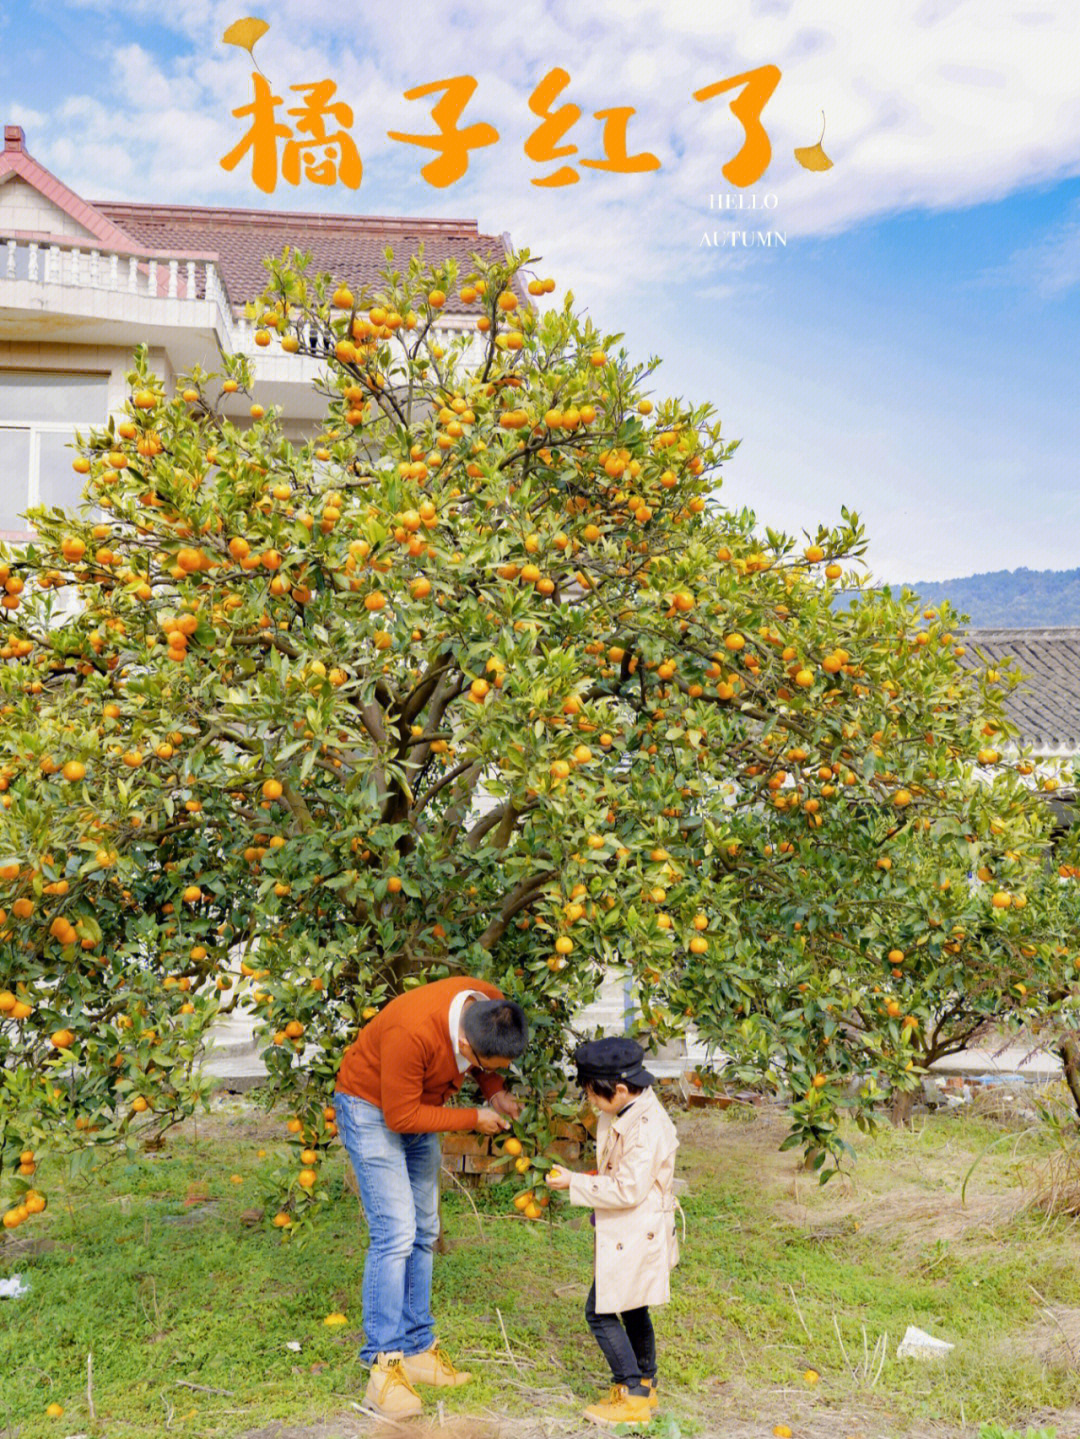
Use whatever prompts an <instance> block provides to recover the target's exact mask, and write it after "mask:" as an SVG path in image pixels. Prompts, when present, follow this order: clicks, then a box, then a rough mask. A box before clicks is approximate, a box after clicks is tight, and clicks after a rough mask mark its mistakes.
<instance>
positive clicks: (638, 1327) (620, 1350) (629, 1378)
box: [585, 1283, 656, 1393]
mask: <svg viewBox="0 0 1080 1439" xmlns="http://www.w3.org/2000/svg"><path fill="white" fill-rule="evenodd" d="M620 1319H621V1321H622V1322H621V1323H620ZM585 1323H586V1324H587V1325H588V1326H589V1328H590V1329H591V1330H592V1333H593V1338H594V1339H595V1340H596V1342H597V1344H599V1346H600V1348H601V1350H602V1351H603V1355H604V1358H605V1359H606V1360H607V1362H608V1364H609V1365H610V1366H611V1374H612V1378H613V1379H614V1381H615V1383H616V1384H625V1385H626V1386H627V1388H628V1389H631V1390H635V1389H636V1390H637V1391H638V1392H640V1393H644V1387H643V1385H642V1383H641V1381H642V1379H652V1380H654V1381H655V1379H656V1334H655V1333H654V1331H653V1326H652V1320H651V1319H650V1318H649V1309H648V1305H644V1304H643V1305H642V1306H641V1308H640V1309H626V1310H624V1311H623V1313H622V1314H621V1315H619V1314H597V1312H596V1284H595V1283H594V1284H593V1286H592V1288H591V1289H590V1290H589V1297H588V1299H586V1301H585Z"/></svg>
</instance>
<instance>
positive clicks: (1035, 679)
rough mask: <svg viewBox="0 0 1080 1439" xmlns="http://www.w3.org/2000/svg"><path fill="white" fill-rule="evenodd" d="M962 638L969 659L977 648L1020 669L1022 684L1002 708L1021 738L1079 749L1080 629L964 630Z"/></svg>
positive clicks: (1040, 745)
mask: <svg viewBox="0 0 1080 1439" xmlns="http://www.w3.org/2000/svg"><path fill="white" fill-rule="evenodd" d="M963 643H964V646H965V648H966V649H967V651H968V658H969V659H974V657H975V651H978V652H979V653H981V654H982V655H983V657H984V658H985V659H986V660H989V661H994V662H997V663H998V664H1000V665H1001V666H1002V667H1004V666H1005V665H1006V664H1007V663H1008V662H1009V661H1012V663H1013V665H1014V666H1015V668H1016V669H1017V670H1019V672H1020V674H1021V675H1022V677H1023V683H1022V684H1020V685H1019V686H1018V687H1017V688H1016V689H1015V690H1013V691H1012V692H1011V693H1009V694H1008V695H1007V696H1006V699H1005V709H1006V711H1007V712H1008V715H1009V718H1010V719H1011V720H1012V721H1013V723H1014V724H1015V725H1016V726H1017V727H1018V728H1019V730H1020V735H1021V739H1022V741H1023V742H1024V743H1026V744H1030V745H1031V746H1032V748H1033V749H1036V750H1038V749H1039V748H1043V749H1046V750H1057V751H1060V750H1071V751H1073V752H1074V753H1076V754H1080V628H1077V627H1076V626H1072V625H1068V626H1062V627H1060V628H1047V629H969V630H966V631H964V632H963Z"/></svg>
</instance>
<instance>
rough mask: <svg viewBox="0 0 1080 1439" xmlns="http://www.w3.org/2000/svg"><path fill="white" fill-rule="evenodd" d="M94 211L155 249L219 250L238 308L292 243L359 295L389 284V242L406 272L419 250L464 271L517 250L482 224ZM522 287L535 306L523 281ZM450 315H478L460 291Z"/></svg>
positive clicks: (212, 211) (110, 206)
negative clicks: (267, 262) (479, 259)
mask: <svg viewBox="0 0 1080 1439" xmlns="http://www.w3.org/2000/svg"><path fill="white" fill-rule="evenodd" d="M94 208H95V209H96V210H98V211H99V212H100V213H101V214H102V215H104V216H105V217H106V219H108V220H109V221H111V222H112V223H113V224H114V225H119V226H120V227H122V229H123V230H124V231H125V232H126V233H127V234H128V235H130V236H131V237H132V239H133V240H135V241H136V243H137V244H140V245H145V246H146V247H147V248H148V249H157V250H192V251H197V252H200V253H202V252H214V253H216V254H217V255H218V256H219V265H220V268H221V273H222V278H223V279H224V281H225V288H226V289H227V290H228V292H229V298H230V299H231V300H232V302H233V305H234V307H235V308H237V309H239V308H240V307H241V306H242V305H243V304H244V303H245V301H248V300H254V299H255V298H256V296H258V295H261V294H262V292H263V289H264V288H265V286H266V282H267V280H268V278H269V276H268V274H267V271H266V269H265V267H264V266H263V257H264V256H273V257H277V256H278V255H280V254H281V251H282V247H283V246H284V245H286V244H288V245H294V246H296V248H297V249H300V250H310V251H311V252H312V261H311V268H310V271H309V273H310V274H315V273H317V272H318V271H319V270H328V271H330V273H331V274H332V275H333V276H334V278H335V279H336V280H341V281H344V282H345V283H346V284H347V285H350V286H352V287H353V289H354V290H355V291H356V292H359V291H360V290H361V289H362V288H363V287H364V286H365V285H370V286H372V287H375V286H377V285H379V284H380V283H381V282H380V280H379V277H378V275H379V270H380V269H382V268H383V266H384V265H385V264H386V258H385V256H384V254H383V251H384V250H385V248H386V247H387V246H388V245H389V246H391V247H392V248H393V251H394V266H395V268H397V269H404V268H405V266H406V265H407V264H408V261H409V257H410V256H411V255H415V254H417V253H418V252H419V250H420V247H421V245H422V246H423V249H424V256H425V258H426V259H427V260H428V261H429V262H430V263H431V264H433V265H438V264H441V263H442V262H443V261H444V260H448V259H454V260H456V261H457V262H458V265H459V271H460V273H461V274H467V273H468V272H469V270H470V269H471V268H472V262H471V260H470V258H469V256H470V254H472V253H473V252H474V251H476V252H479V253H480V254H481V255H483V256H484V257H485V259H488V260H501V259H503V258H504V257H505V255H506V253H507V250H508V249H509V246H510V240H509V236H507V235H484V234H481V233H480V232H479V229H478V226H477V223H476V221H475V220H436V219H408V218H399V217H394V216H380V215H339V214H305V213H301V212H300V211H289V210H234V209H224V208H206V207H200V206H197V205H138V204H129V203H127V202H124V203H121V202H118V201H114V200H99V201H95V202H94ZM514 288H515V290H516V291H517V293H518V296H519V298H520V299H521V300H522V301H524V303H526V304H530V303H531V301H529V299H528V297H527V295H526V292H525V289H524V286H523V284H522V282H521V280H520V277H519V278H518V279H517V280H516V281H515V284H514ZM444 313H446V314H459V315H468V314H475V313H476V308H475V306H474V307H472V308H471V309H470V307H468V306H466V305H463V304H462V303H461V301H460V299H459V298H458V293H457V289H454V290H452V291H451V292H450V293H449V294H448V296H447V302H446V310H445V311H444Z"/></svg>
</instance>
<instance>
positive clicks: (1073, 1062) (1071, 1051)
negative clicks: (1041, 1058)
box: [1058, 1034, 1080, 1116]
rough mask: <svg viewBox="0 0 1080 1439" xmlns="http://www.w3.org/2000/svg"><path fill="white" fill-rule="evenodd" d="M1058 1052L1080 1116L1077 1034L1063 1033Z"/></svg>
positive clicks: (1079, 1059) (1079, 1057)
mask: <svg viewBox="0 0 1080 1439" xmlns="http://www.w3.org/2000/svg"><path fill="white" fill-rule="evenodd" d="M1058 1054H1060V1055H1061V1062H1062V1064H1063V1065H1064V1066H1065V1083H1066V1084H1067V1085H1068V1086H1069V1093H1070V1094H1071V1095H1072V1097H1073V1104H1074V1105H1075V1106H1076V1113H1077V1115H1078V1116H1080V1042H1078V1041H1077V1037H1076V1035H1075V1034H1065V1035H1062V1037H1061V1040H1060V1042H1059V1044H1058Z"/></svg>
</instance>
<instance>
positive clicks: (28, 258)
mask: <svg viewBox="0 0 1080 1439" xmlns="http://www.w3.org/2000/svg"><path fill="white" fill-rule="evenodd" d="M159 266H162V267H163V268H164V267H167V277H166V274H164V273H161V274H159V268H158V267H159ZM26 280H29V281H33V282H35V283H39V284H44V285H48V286H54V287H56V289H57V290H58V291H62V290H64V289H79V290H84V291H85V290H98V291H108V292H111V293H113V294H119V293H126V294H127V295H131V296H138V297H141V298H142V299H165V298H168V299H170V300H177V299H183V300H184V301H186V302H188V303H189V304H192V305H194V304H196V303H198V302H200V301H205V302H206V303H207V304H208V305H212V306H213V307H214V309H215V310H216V318H215V319H214V321H213V325H214V328H215V329H217V330H218V332H219V335H220V337H221V342H222V344H223V345H224V347H225V348H226V349H227V350H229V351H232V352H234V353H235V352H246V353H249V354H254V353H256V346H255V335H254V331H255V327H254V325H253V324H252V323H251V322H250V321H248V320H245V319H237V318H236V317H235V316H234V314H233V309H232V304H231V302H230V300H229V295H228V292H227V291H226V289H225V285H224V283H223V281H222V278H221V274H220V271H219V269H218V267H217V265H216V264H215V263H214V262H213V261H212V260H208V259H191V258H188V257H187V256H182V255H178V256H175V257H174V256H170V255H169V254H168V252H165V253H162V252H160V251H159V252H158V253H157V254H154V253H148V254H143V255H140V254H137V253H136V254H121V253H119V252H117V251H112V250H108V249H104V250H102V249H100V248H97V247H95V248H86V247H84V246H82V245H79V244H72V243H65V242H63V241H61V242H60V243H52V244H41V243H40V242H38V241H35V240H30V239H17V238H10V237H8V236H5V235H2V234H0V310H3V309H4V307H5V304H6V301H5V286H6V284H7V283H8V282H9V281H14V282H18V281H26ZM20 303H21V302H20ZM33 303H34V305H35V306H36V305H38V304H39V303H40V301H39V300H35V301H34V302H33ZM200 322H201V317H200ZM298 333H299V335H300V339H301V344H302V346H303V348H304V349H305V350H306V351H308V352H310V351H311V349H312V346H313V344H314V343H317V341H318V335H317V334H316V333H315V332H313V329H312V327H311V326H310V325H309V324H305V325H303V327H302V328H301V330H300V331H299V332H298Z"/></svg>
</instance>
